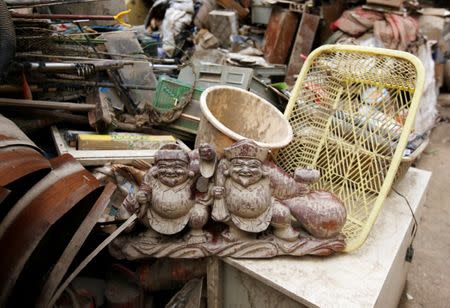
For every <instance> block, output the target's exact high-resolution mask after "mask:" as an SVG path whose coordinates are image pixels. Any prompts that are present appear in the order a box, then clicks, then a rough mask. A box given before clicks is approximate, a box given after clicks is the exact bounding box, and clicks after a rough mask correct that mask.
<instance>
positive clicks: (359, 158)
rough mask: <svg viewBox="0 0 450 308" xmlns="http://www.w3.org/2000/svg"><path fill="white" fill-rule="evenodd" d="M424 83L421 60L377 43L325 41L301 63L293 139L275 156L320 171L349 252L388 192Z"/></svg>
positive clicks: (292, 111)
mask: <svg viewBox="0 0 450 308" xmlns="http://www.w3.org/2000/svg"><path fill="white" fill-rule="evenodd" d="M423 84H424V68H423V65H422V63H421V62H420V60H419V59H418V58H416V57H415V56H413V55H411V54H409V53H406V52H400V51H394V50H387V49H380V48H368V47H361V46H345V45H325V46H322V47H320V48H318V49H316V50H314V51H313V52H312V53H311V54H310V55H309V56H308V58H307V60H306V62H305V64H304V65H303V67H302V70H301V72H300V75H299V77H298V79H297V82H296V84H295V86H294V89H293V91H292V95H291V98H290V100H289V103H288V105H287V108H286V111H285V116H286V117H287V119H288V120H289V122H290V123H291V125H292V128H293V131H294V138H293V140H292V142H291V143H290V144H289V145H288V146H287V147H285V148H283V149H281V150H280V151H278V153H277V154H276V157H275V160H276V162H277V163H278V164H279V166H280V167H282V168H283V169H284V170H285V171H287V172H289V173H293V172H294V170H295V168H297V167H307V166H312V167H314V168H316V169H318V170H320V172H321V179H320V181H319V182H318V183H317V184H316V188H318V189H325V190H329V191H331V192H333V193H335V194H336V195H338V196H339V197H340V198H341V200H342V201H343V202H344V203H345V206H346V208H347V214H348V216H347V222H346V224H345V226H344V228H343V233H344V234H345V236H346V238H347V247H346V251H353V250H355V249H357V248H358V247H360V246H361V245H362V244H363V242H364V241H365V239H366V238H367V235H368V234H369V231H370V229H371V228H372V225H373V223H374V222H375V219H376V217H377V215H378V213H379V211H380V209H381V206H382V205H383V202H384V200H385V198H386V196H387V194H388V192H389V191H390V188H391V185H392V183H393V181H394V178H395V175H396V172H397V169H398V167H399V164H400V162H401V160H402V156H403V152H404V150H405V147H406V144H407V141H408V136H409V134H410V132H411V129H412V128H413V124H414V118H415V114H416V111H417V108H418V106H419V100H420V97H421V94H422V90H423Z"/></svg>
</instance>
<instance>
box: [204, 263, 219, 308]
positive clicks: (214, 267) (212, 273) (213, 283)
mask: <svg viewBox="0 0 450 308" xmlns="http://www.w3.org/2000/svg"><path fill="white" fill-rule="evenodd" d="M221 266H222V265H221V261H220V259H219V258H217V257H210V258H208V261H207V267H206V285H207V287H206V292H207V297H208V300H207V301H208V305H207V307H208V308H221V307H222V278H221Z"/></svg>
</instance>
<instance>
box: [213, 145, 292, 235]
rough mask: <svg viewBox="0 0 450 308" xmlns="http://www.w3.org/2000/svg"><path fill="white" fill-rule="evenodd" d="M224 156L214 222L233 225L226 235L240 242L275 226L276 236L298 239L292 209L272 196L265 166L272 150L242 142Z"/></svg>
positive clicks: (219, 170) (220, 166) (217, 186)
mask: <svg viewBox="0 0 450 308" xmlns="http://www.w3.org/2000/svg"><path fill="white" fill-rule="evenodd" d="M224 154H225V158H224V159H222V160H221V161H220V163H219V166H218V172H217V175H216V186H215V187H214V189H213V193H214V198H215V201H214V206H213V210H212V218H213V219H214V220H216V221H221V222H224V223H226V224H227V225H228V226H229V230H228V233H226V234H224V235H225V236H226V237H228V239H229V240H238V239H239V238H242V237H247V236H248V235H249V234H248V233H259V232H262V231H265V230H266V229H267V228H268V227H269V225H272V226H273V228H274V234H275V236H277V237H279V238H281V239H284V240H287V241H294V240H296V239H298V232H297V231H295V230H294V229H293V228H292V226H291V219H290V210H289V208H288V207H286V206H285V205H283V204H281V203H280V202H278V201H277V200H275V199H274V198H273V197H272V194H271V189H270V178H269V176H268V170H266V168H265V166H264V165H263V162H264V161H265V160H266V158H267V154H268V150H267V149H265V148H261V147H258V146H257V145H256V143H255V142H254V141H252V140H241V141H239V142H237V143H235V144H234V145H233V146H231V147H229V148H226V149H225V152H224ZM243 231H244V232H243Z"/></svg>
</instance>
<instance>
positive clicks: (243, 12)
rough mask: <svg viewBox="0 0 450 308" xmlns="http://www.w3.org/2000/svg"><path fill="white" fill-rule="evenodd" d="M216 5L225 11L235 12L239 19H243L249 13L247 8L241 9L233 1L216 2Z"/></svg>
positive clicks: (221, 0)
mask: <svg viewBox="0 0 450 308" xmlns="http://www.w3.org/2000/svg"><path fill="white" fill-rule="evenodd" d="M217 4H218V5H219V6H221V7H223V8H225V9H229V10H233V11H236V12H237V13H238V15H239V18H241V19H244V18H245V17H246V16H247V15H248V13H249V10H248V9H247V8H244V7H242V5H240V4H239V3H238V2H236V1H234V0H217Z"/></svg>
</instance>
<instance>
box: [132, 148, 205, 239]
mask: <svg viewBox="0 0 450 308" xmlns="http://www.w3.org/2000/svg"><path fill="white" fill-rule="evenodd" d="M208 155H211V153H209V152H208ZM194 165H195V166H193V167H192V164H191V159H190V157H189V155H188V153H186V152H185V151H184V150H182V149H181V148H180V147H179V146H178V145H176V144H168V145H164V146H163V147H161V149H160V150H158V151H157V152H156V155H155V165H154V166H153V167H152V168H151V169H150V170H149V171H148V172H147V174H146V175H145V177H144V181H143V183H142V185H141V187H140V188H139V191H138V192H137V193H136V194H130V195H128V197H127V199H126V200H125V202H124V206H125V208H126V209H127V211H128V212H129V213H133V212H136V211H138V212H139V213H140V217H141V218H142V222H143V223H144V224H145V225H146V226H147V227H149V230H148V231H147V232H146V233H145V234H144V235H143V236H145V237H147V238H149V239H150V238H158V233H159V234H163V235H172V234H176V233H178V232H180V231H182V230H183V229H184V228H185V226H186V225H189V227H190V231H189V233H187V235H186V240H187V242H189V243H201V242H204V241H205V240H206V237H205V235H204V232H203V230H202V227H203V226H204V225H205V224H206V222H207V221H208V217H209V213H208V210H207V205H206V204H205V203H204V202H201V201H202V199H201V198H198V195H197V194H196V192H195V187H194V186H195V180H196V176H195V175H196V172H195V169H198V163H197V164H194ZM191 167H192V168H191ZM193 169H194V170H193ZM154 231H156V232H154Z"/></svg>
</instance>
